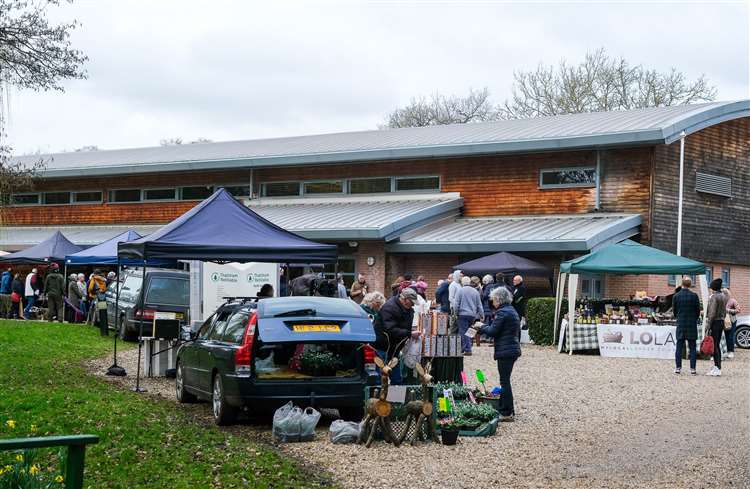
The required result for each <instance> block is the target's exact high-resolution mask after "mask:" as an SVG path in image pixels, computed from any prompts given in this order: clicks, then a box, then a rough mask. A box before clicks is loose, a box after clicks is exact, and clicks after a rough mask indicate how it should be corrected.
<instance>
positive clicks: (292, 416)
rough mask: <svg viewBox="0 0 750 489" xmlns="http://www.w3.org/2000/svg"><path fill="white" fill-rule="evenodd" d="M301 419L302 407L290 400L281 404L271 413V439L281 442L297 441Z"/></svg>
mask: <svg viewBox="0 0 750 489" xmlns="http://www.w3.org/2000/svg"><path fill="white" fill-rule="evenodd" d="M301 419H302V409H300V408H298V407H296V406H294V404H292V401H289V402H288V403H286V404H284V405H283V406H281V407H280V408H279V409H277V410H276V412H275V413H273V439H274V440H275V441H277V442H281V443H288V442H292V441H299V440H300V421H301Z"/></svg>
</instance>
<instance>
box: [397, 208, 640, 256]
mask: <svg viewBox="0 0 750 489" xmlns="http://www.w3.org/2000/svg"><path fill="white" fill-rule="evenodd" d="M640 224H641V216H640V215H639V214H578V215H575V214H574V215H554V216H525V217H489V218H448V219H443V220H441V221H439V222H436V223H433V224H430V225H427V226H424V227H422V228H420V229H416V230H414V231H411V232H408V233H405V234H404V235H402V236H401V237H400V238H399V241H398V242H396V243H392V244H390V245H388V247H387V251H390V252H400V253H420V252H457V253H471V252H498V251H589V250H592V249H596V248H597V247H599V246H602V245H603V244H607V243H610V242H618V241H621V240H623V239H625V238H627V237H630V236H634V235H636V234H638V232H639V231H638V227H639V225H640Z"/></svg>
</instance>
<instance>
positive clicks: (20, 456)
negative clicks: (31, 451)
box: [16, 453, 23, 462]
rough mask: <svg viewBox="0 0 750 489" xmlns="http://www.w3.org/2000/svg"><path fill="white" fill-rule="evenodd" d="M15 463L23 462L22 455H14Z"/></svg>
mask: <svg viewBox="0 0 750 489" xmlns="http://www.w3.org/2000/svg"><path fill="white" fill-rule="evenodd" d="M16 462H23V455H21V454H20V453H19V454H18V455H16Z"/></svg>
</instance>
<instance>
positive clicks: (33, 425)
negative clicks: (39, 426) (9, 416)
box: [31, 424, 36, 433]
mask: <svg viewBox="0 0 750 489" xmlns="http://www.w3.org/2000/svg"><path fill="white" fill-rule="evenodd" d="M31 432H32V433H36V425H35V424H32V425H31Z"/></svg>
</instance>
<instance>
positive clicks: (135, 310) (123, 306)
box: [107, 269, 190, 340]
mask: <svg viewBox="0 0 750 489" xmlns="http://www.w3.org/2000/svg"><path fill="white" fill-rule="evenodd" d="M142 283H143V271H142V270H140V269H134V270H128V271H127V272H126V273H125V274H124V279H123V281H122V282H120V301H119V315H120V325H121V326H120V337H121V338H123V339H126V340H134V339H136V338H138V334H139V330H140V323H141V318H142V319H143V327H144V331H147V329H146V328H150V327H151V326H152V324H153V320H154V314H155V313H156V312H173V313H175V314H176V317H177V319H179V320H183V321H185V322H187V321H188V311H189V310H190V280H189V275H188V273H187V272H183V271H179V270H164V269H151V270H147V271H146V294H145V300H144V294H143V287H142V286H141V285H142ZM116 302H117V291H116V289H115V283H112V284H111V285H110V287H109V289H108V290H107V321H108V322H109V326H110V328H114V327H115V318H116V317H117V316H116V313H115V310H116V309H117V308H116V307H115V306H116ZM146 335H147V334H146Z"/></svg>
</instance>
